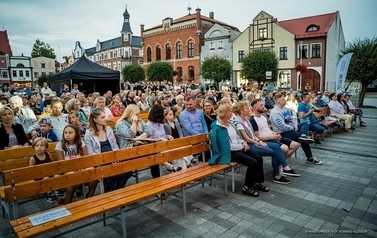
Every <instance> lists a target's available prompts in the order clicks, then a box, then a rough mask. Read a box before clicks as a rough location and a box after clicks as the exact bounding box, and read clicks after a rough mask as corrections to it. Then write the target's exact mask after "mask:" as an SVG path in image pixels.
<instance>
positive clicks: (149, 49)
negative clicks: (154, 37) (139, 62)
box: [147, 47, 152, 62]
mask: <svg viewBox="0 0 377 238" xmlns="http://www.w3.org/2000/svg"><path fill="white" fill-rule="evenodd" d="M151 61H152V50H151V47H148V48H147V62H151Z"/></svg>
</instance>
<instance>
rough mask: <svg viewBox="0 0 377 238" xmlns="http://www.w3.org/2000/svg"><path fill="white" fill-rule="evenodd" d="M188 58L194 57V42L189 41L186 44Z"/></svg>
mask: <svg viewBox="0 0 377 238" xmlns="http://www.w3.org/2000/svg"><path fill="white" fill-rule="evenodd" d="M188 57H189V58H193V57H194V41H193V40H189V42H188Z"/></svg>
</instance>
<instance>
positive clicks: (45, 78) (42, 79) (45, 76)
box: [38, 74, 50, 87]
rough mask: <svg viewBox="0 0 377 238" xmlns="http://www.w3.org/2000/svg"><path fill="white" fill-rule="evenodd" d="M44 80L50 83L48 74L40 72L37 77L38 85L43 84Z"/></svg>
mask: <svg viewBox="0 0 377 238" xmlns="http://www.w3.org/2000/svg"><path fill="white" fill-rule="evenodd" d="M44 82H47V84H49V83H50V75H46V74H42V75H41V76H39V77H38V85H39V86H40V87H42V86H43V83H44Z"/></svg>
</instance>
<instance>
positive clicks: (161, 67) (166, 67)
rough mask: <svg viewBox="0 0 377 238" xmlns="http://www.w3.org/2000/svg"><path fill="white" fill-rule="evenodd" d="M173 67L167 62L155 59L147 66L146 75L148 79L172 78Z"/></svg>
mask: <svg viewBox="0 0 377 238" xmlns="http://www.w3.org/2000/svg"><path fill="white" fill-rule="evenodd" d="M173 74H174V71H173V67H172V66H171V65H170V64H169V63H167V62H161V61H156V62H153V63H150V64H149V66H148V68H147V77H148V80H150V81H155V80H158V81H163V80H169V81H172V80H173Z"/></svg>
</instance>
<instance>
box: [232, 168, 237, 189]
mask: <svg viewBox="0 0 377 238" xmlns="http://www.w3.org/2000/svg"><path fill="white" fill-rule="evenodd" d="M234 192H236V185H235V181H234V166H232V193H234Z"/></svg>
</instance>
